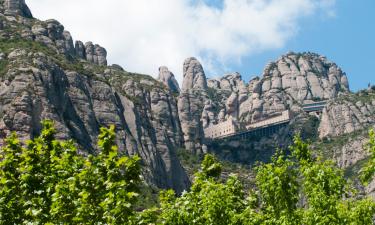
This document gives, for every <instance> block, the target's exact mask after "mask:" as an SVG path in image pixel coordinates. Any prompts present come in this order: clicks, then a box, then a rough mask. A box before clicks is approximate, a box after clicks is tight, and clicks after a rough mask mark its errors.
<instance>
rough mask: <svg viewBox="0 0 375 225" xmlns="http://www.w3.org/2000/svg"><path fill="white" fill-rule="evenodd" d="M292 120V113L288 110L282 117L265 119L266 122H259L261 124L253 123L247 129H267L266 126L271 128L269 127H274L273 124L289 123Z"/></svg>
mask: <svg viewBox="0 0 375 225" xmlns="http://www.w3.org/2000/svg"><path fill="white" fill-rule="evenodd" d="M290 119H291V115H290V111H289V110H286V111H283V112H282V113H281V115H279V116H274V117H271V118H268V119H265V120H262V121H259V122H255V123H251V124H249V125H247V126H246V129H247V130H251V129H256V128H259V127H266V126H269V125H272V124H277V123H281V122H285V121H288V120H290Z"/></svg>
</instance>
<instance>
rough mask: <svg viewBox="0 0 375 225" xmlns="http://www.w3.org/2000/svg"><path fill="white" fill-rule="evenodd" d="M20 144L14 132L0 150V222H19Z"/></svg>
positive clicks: (21, 207)
mask: <svg viewBox="0 0 375 225" xmlns="http://www.w3.org/2000/svg"><path fill="white" fill-rule="evenodd" d="M21 154H22V146H21V144H20V141H19V140H18V138H17V136H16V134H15V133H13V134H12V135H11V136H9V137H8V138H7V139H6V140H5V146H4V147H3V148H1V151H0V224H12V223H14V224H21V222H22V219H23V215H22V214H20V212H21V211H22V209H23V206H22V201H21V196H20V194H19V193H20V176H21V172H20V167H21V162H22V159H21Z"/></svg>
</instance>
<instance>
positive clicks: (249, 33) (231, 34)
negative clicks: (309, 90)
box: [26, 0, 375, 91]
mask: <svg viewBox="0 0 375 225" xmlns="http://www.w3.org/2000/svg"><path fill="white" fill-rule="evenodd" d="M26 2H27V4H28V5H29V7H30V8H31V10H32V12H33V15H34V16H35V17H36V18H39V19H42V20H46V19H51V18H54V19H57V20H58V21H60V22H61V23H62V24H63V25H64V26H65V29H66V30H68V31H70V32H71V34H72V36H73V39H74V40H81V41H83V42H86V41H92V42H94V43H96V44H100V45H101V46H104V47H105V48H106V49H107V52H108V61H109V63H110V64H112V63H115V64H119V65H121V66H123V67H124V68H125V70H127V71H132V72H138V73H144V74H149V75H152V76H154V77H157V75H158V68H159V66H167V67H169V69H170V70H171V71H172V72H173V73H174V74H175V75H176V78H177V80H178V81H179V83H181V82H182V78H183V74H182V65H183V61H184V60H185V59H186V58H188V57H191V56H194V57H197V58H198V59H199V60H200V61H201V63H202V65H203V67H204V69H205V72H206V74H207V75H208V77H214V76H221V75H223V74H225V73H228V72H240V73H241V74H242V76H243V78H244V79H245V80H246V81H248V80H249V79H250V78H251V76H253V75H261V74H262V71H263V68H264V67H265V65H266V64H267V63H268V62H270V61H274V60H276V59H277V58H279V56H280V55H282V54H285V53H286V52H288V51H294V52H305V51H310V52H316V53H318V54H322V55H325V56H326V57H327V58H328V59H330V60H331V61H333V62H336V63H337V64H338V65H339V66H340V67H341V68H342V69H343V71H345V72H346V73H347V75H348V77H349V81H350V86H351V89H352V90H354V91H356V90H358V89H363V88H366V87H367V84H368V83H369V82H371V83H374V84H375V74H373V72H372V69H371V68H372V64H374V63H375V54H374V53H375V44H374V40H375V25H374V24H373V23H374V22H375V13H373V11H375V0H357V1H354V0H136V1H135V0H106V1H103V0H64V1H61V0H26ZM72 6H74V7H72Z"/></svg>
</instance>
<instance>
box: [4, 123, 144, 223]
mask: <svg viewBox="0 0 375 225" xmlns="http://www.w3.org/2000/svg"><path fill="white" fill-rule="evenodd" d="M55 133H56V131H55V129H54V128H53V123H52V122H51V121H44V122H43V130H42V132H41V135H40V136H39V137H37V138H35V139H34V140H30V141H28V142H27V144H26V147H22V145H21V143H20V141H19V140H18V138H17V137H16V135H15V134H12V135H11V136H10V137H9V138H7V139H6V141H5V142H6V145H5V146H4V147H2V148H1V150H0V157H1V158H0V169H1V170H0V203H1V205H0V224H129V223H130V222H131V221H129V220H130V219H131V218H132V216H133V215H134V212H133V208H132V206H133V203H134V202H135V200H136V197H137V195H138V194H137V191H138V183H139V181H140V165H139V158H138V157H126V156H120V155H119V153H118V149H117V146H116V145H115V128H114V126H111V127H110V128H109V129H107V128H102V129H101V133H100V135H99V138H98V139H99V141H98V146H99V150H101V152H100V153H99V154H98V155H97V156H92V155H90V156H88V157H84V156H82V155H79V154H78V153H77V148H76V147H75V145H74V144H73V142H71V141H57V140H56V139H55Z"/></svg>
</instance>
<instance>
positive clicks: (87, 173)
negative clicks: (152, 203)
mask: <svg viewBox="0 0 375 225" xmlns="http://www.w3.org/2000/svg"><path fill="white" fill-rule="evenodd" d="M98 146H99V149H100V153H99V155H98V156H89V157H88V158H87V159H86V160H85V162H84V167H83V169H82V171H81V172H80V173H79V174H78V178H77V180H78V182H79V184H78V186H77V189H78V190H79V191H80V192H79V198H78V201H77V215H76V217H75V218H74V221H76V222H78V223H85V222H87V221H96V223H98V224H113V225H115V224H126V223H129V219H130V218H131V217H132V216H133V208H132V205H133V204H134V202H135V201H136V197H137V196H138V184H139V182H140V165H139V157H137V156H135V157H132V158H129V157H126V156H119V153H118V148H117V146H116V145H115V127H114V126H111V127H110V128H109V129H106V128H101V133H100V135H99V141H98Z"/></svg>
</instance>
